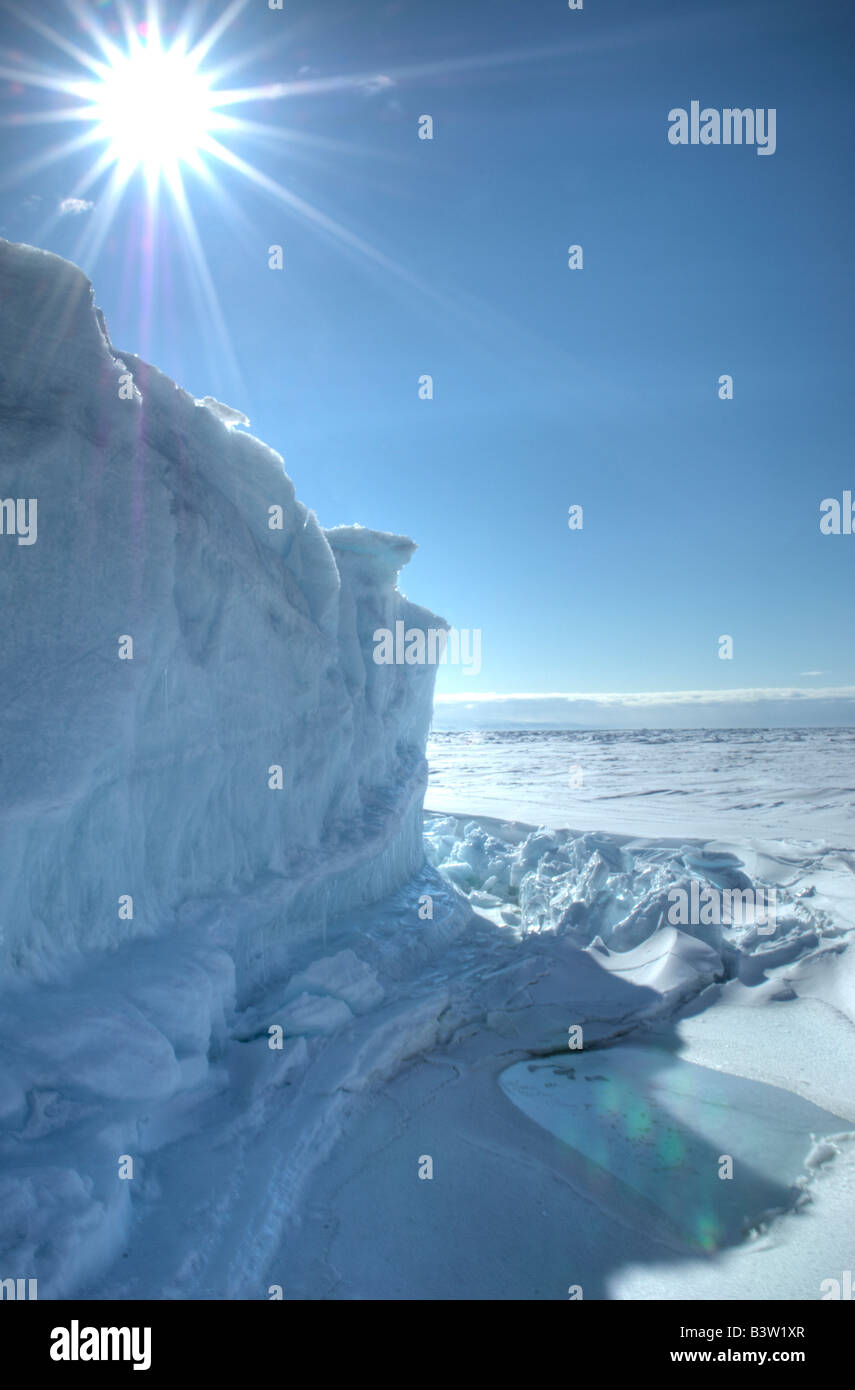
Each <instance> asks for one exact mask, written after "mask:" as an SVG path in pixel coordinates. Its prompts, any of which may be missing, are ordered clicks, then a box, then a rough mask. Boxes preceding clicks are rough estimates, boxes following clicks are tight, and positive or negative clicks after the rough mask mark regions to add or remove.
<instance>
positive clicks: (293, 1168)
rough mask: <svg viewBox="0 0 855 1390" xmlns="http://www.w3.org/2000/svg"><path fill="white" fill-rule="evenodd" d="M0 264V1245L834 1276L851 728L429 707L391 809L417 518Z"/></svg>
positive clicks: (415, 685)
mask: <svg viewBox="0 0 855 1390" xmlns="http://www.w3.org/2000/svg"><path fill="white" fill-rule="evenodd" d="M0 292H2V298H3V304H4V313H5V314H6V321H7V322H8V323H9V324H10V325H11V331H10V332H8V333H6V334H3V335H0V349H2V360H0V435H2V441H0V442H2V444H3V448H2V449H0V458H2V461H3V462H2V468H3V478H4V484H3V494H4V496H5V497H10V498H32V497H37V498H38V500H39V534H38V539H37V541H36V542H35V543H34V544H32V545H23V546H18V545H17V543H16V542H15V539H14V536H12V537H10V536H9V535H8V534H7V535H5V536H4V537H3V538H2V539H3V543H4V547H5V548H4V551H3V569H2V584H3V597H4V619H3V621H4V641H3V643H2V644H0V666H1V667H2V678H3V696H4V699H3V703H2V709H0V748H2V774H3V780H2V795H1V796H0V832H2V835H0V931H2V975H0V1279H4V1280H5V1279H26V1280H29V1279H37V1280H38V1288H39V1296H40V1297H42V1298H50V1297H55V1298H72V1297H84V1298H90V1299H104V1298H116V1297H117V1298H135V1297H143V1298H151V1299H162V1298H170V1299H172V1298H174V1299H182V1298H203V1299H236V1298H252V1299H265V1298H269V1297H271V1296H276V1294H277V1293H280V1292H281V1295H282V1296H283V1297H285V1298H292V1299H293V1298H333V1299H339V1298H344V1299H360V1298H368V1297H389V1298H446V1299H447V1298H452V1299H454V1298H475V1299H482V1298H483V1299H488V1298H510V1297H519V1298H528V1299H553V1298H559V1299H563V1298H567V1297H568V1296H572V1295H573V1294H577V1293H578V1292H579V1291H581V1293H582V1294H583V1296H584V1297H585V1298H634V1297H642V1298H657V1299H670V1298H678V1297H686V1296H691V1297H703V1298H722V1299H729V1298H741V1297H748V1296H762V1297H768V1298H786V1299H789V1298H809V1299H817V1298H820V1297H822V1289H823V1285H824V1283H825V1281H828V1280H835V1279H837V1280H840V1281H841V1282H843V1283H844V1286H845V1278H844V1276H845V1271H846V1270H849V1269H851V1267H852V1250H853V1248H855V1207H853V1202H852V1196H853V1190H855V1143H853V1137H855V1072H853V1068H852V1065H851V1059H852V1056H853V1041H855V965H853V961H855V956H853V955H852V952H851V950H850V941H851V939H852V932H853V930H855V848H853V841H854V840H855V837H853V831H852V796H853V793H852V788H851V787H850V786H849V785H848V783H849V782H850V781H851V780H852V777H851V754H852V745H853V734H852V731H850V730H833V731H810V732H809V731H798V730H796V731H786V730H785V731H778V732H776V733H767V732H759V733H754V734H748V733H745V732H741V733H740V732H737V733H734V734H728V733H722V732H718V733H716V734H714V735H706V734H704V733H702V732H698V733H696V734H685V733H684V734H681V735H679V736H677V735H673V736H672V735H663V734H657V733H646V734H643V735H639V734H636V735H632V736H629V735H625V736H620V735H602V734H598V735H584V734H574V735H559V736H553V735H518V736H510V737H509V736H499V737H498V738H496V737H495V736H492V737H488V736H480V737H478V736H466V735H464V736H460V735H457V736H443V737H442V738H435V739H434V740H433V742H432V745H431V750H430V756H431V762H432V766H433V770H434V772H435V773H436V776H435V778H434V780H433V781H432V782H431V784H430V788H429V792H428V801H427V804H428V806H429V807H430V808H431V813H430V814H428V815H427V816H426V817H425V820H424V825H423V824H422V811H421V801H422V795H423V792H424V788H425V785H426V782H427V767H426V763H425V741H426V739H427V734H428V724H429V720H430V709H431V698H432V689H433V679H432V677H433V671H432V670H431V669H430V668H423V667H419V666H400V667H398V666H390V667H383V666H378V665H376V664H375V663H374V662H373V661H372V655H371V654H372V634H373V632H374V631H375V630H376V629H377V628H378V627H388V628H392V627H393V626H394V623H395V622H397V621H399V620H403V621H404V622H405V623H407V624H409V625H410V626H415V627H425V626H427V625H428V624H430V623H431V622H434V623H435V622H436V621H438V620H436V619H433V618H432V615H430V614H429V613H428V612H427V611H426V610H424V609H419V608H416V607H415V606H414V605H413V604H411V603H409V602H408V601H407V600H406V599H405V598H404V597H403V596H402V595H401V594H400V592H399V591H398V589H397V587H396V577H397V573H398V571H399V569H400V567H401V566H402V565H403V564H404V563H405V562H406V560H407V558H408V557H409V555H410V553H411V551H412V542H410V541H408V540H407V539H406V538H403V537H394V536H388V535H384V534H380V533H376V532H372V531H367V530H362V529H361V528H359V527H341V528H337V529H335V530H333V531H323V530H322V528H321V527H320V526H319V525H318V524H317V522H316V521H315V520H314V518H313V516H312V514H311V513H309V512H307V511H306V509H305V507H303V505H302V504H301V503H299V502H297V500H296V498H295V497H294V495H293V488H292V487H291V484H290V482H289V480H288V479H287V477H286V476H285V474H284V471H283V470H282V465H281V459H279V458H278V456H277V455H275V454H273V452H272V451H271V450H269V449H268V448H267V447H266V446H265V445H263V444H261V443H260V442H259V441H257V440H254V439H252V437H251V436H248V435H245V434H242V433H240V431H239V430H236V429H235V428H233V426H234V425H235V424H237V423H239V422H237V421H235V420H232V419H230V418H222V417H221V415H220V414H218V412H216V411H214V410H212V409H211V408H210V407H209V406H207V405H205V404H200V403H197V402H196V401H195V400H194V399H193V398H192V397H190V396H187V395H186V394H185V393H184V392H182V391H180V390H179V388H177V387H176V386H175V385H174V384H173V383H171V382H169V381H167V380H166V378H164V377H162V376H161V375H160V374H159V373H158V372H156V370H155V369H153V368H151V367H148V366H146V365H145V364H143V363H141V362H140V361H139V360H138V359H137V358H135V357H134V356H133V355H132V354H129V353H125V352H120V351H119V350H118V349H116V348H114V347H113V345H112V344H111V343H110V341H109V338H108V337H107V335H106V331H105V328H104V324H103V321H102V320H101V318H100V316H99V315H97V313H96V312H95V311H94V310H93V307H92V298H91V291H90V288H89V286H88V284H87V282H86V281H85V279H84V278H83V277H82V275H81V274H80V272H79V271H77V270H75V269H74V267H70V266H68V265H67V264H66V263H65V262H61V261H58V260H57V258H55V257H47V256H42V255H41V254H40V253H36V252H32V251H31V250H28V249H26V248H15V247H9V246H8V245H6V244H3V243H0ZM126 377H129V378H130V380H131V385H132V389H130V390H128V391H127V392H126V393H125V395H122V394H121V388H122V384H123V381H124V380H125V378H126ZM125 385H127V382H126V381H125ZM233 413H234V412H233ZM271 508H274V509H281V511H276V512H275V515H276V516H277V517H278V519H279V520H281V521H282V528H281V529H280V528H271V527H270V525H269V521H270V518H271V515H273V513H271ZM128 637H133V643H134V648H133V660H127V659H125V658H122V657H121V656H120V648H121V645H122V644H123V643H124V644H125V645H126V642H127V638H128ZM455 740H456V741H455ZM277 768H280V769H281V774H282V775H281V778H278V777H277V776H276V775H275V771H274V770H275V769H277ZM580 778H581V780H580ZM280 781H281V786H280V785H279V782H280ZM693 885H694V887H693ZM700 888H703V890H704V892H705V893H707V892H708V893H710V894H712V895H713V896H715V895H721V898H722V900H723V898H724V895H731V894H739V895H748V897H749V898H750V897H751V895H754V894H757V895H758V896H759V897H762V896H763V895H766V897H767V898H768V895H769V894H771V893H774V895H775V913H774V917H773V919H772V920H768V919H764V918H763V916H762V913H758V912H757V911H756V910H755V911H754V912H753V915H752V914H751V913H748V914H747V916H745V917H744V918H741V919H739V920H734V918H733V916H732V914H729V913H724V914H711V915H707V916H704V915H703V914H701V916H700V917H699V918H697V920H691V921H688V920H683V919H682V918H681V919H680V920H679V921H678V922H675V920H674V917H673V913H672V910H671V909H672V907H673V901H674V897H673V895H674V894H677V895H678V897H679V894H680V893H681V892H682V893H683V894H684V895H689V894H690V893H691V892H692V891H700ZM130 898H132V899H133V913H132V914H131V915H128V913H127V911H126V912H125V913H124V915H123V913H122V912H121V911H120V910H118V909H119V908H120V907H121V906H122V904H124V905H125V907H127V902H128V899H130Z"/></svg>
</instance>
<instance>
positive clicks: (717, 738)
mask: <svg viewBox="0 0 855 1390" xmlns="http://www.w3.org/2000/svg"><path fill="white" fill-rule="evenodd" d="M428 759H429V762H430V782H429V785H428V792H427V797H426V799H425V804H426V806H427V807H428V808H429V809H430V810H432V811H438V812H444V813H448V812H450V813H452V814H468V815H482V816H495V817H501V818H504V817H510V818H511V819H513V820H518V821H526V822H529V823H530V824H534V825H548V826H552V827H554V828H576V829H579V830H602V831H614V832H618V833H624V834H632V835H645V836H650V837H653V836H665V837H668V838H683V837H685V836H689V837H692V838H696V837H700V838H719V837H725V838H729V839H734V838H739V839H742V838H746V837H759V838H763V839H779V838H787V839H799V840H817V839H823V840H826V841H827V842H834V843H838V844H839V845H841V846H846V847H850V848H851V847H852V845H853V843H855V729H851V728H829V729H642V730H631V731H622V730H588V731H581V732H578V731H567V732H565V731H560V730H559V731H551V730H550V731H528V730H508V731H499V732H494V731H489V732H486V731H485V732H481V731H470V732H454V733H444V732H438V731H434V732H433V733H432V735H431V740H430V744H429V746H428Z"/></svg>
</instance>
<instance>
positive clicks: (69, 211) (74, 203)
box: [59, 198, 95, 217]
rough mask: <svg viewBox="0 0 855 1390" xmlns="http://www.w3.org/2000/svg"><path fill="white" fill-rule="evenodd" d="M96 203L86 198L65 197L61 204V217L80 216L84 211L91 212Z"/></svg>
mask: <svg viewBox="0 0 855 1390" xmlns="http://www.w3.org/2000/svg"><path fill="white" fill-rule="evenodd" d="M94 206H95V204H94V203H89V202H87V201H86V199H85V198H63V200H62V202H61V203H60V205H59V215H60V217H80V215H81V214H82V213H84V212H91V211H92V209H93V208H94Z"/></svg>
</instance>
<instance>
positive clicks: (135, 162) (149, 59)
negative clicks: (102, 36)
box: [88, 35, 216, 178]
mask: <svg viewBox="0 0 855 1390" xmlns="http://www.w3.org/2000/svg"><path fill="white" fill-rule="evenodd" d="M88 94H89V95H90V97H91V100H92V103H93V108H94V110H93V116H94V118H95V120H96V121H97V123H98V124H97V127H96V133H97V135H98V137H99V138H101V139H103V140H105V141H106V142H107V146H108V150H109V153H110V155H111V157H112V159H113V160H114V161H115V162H116V163H118V164H121V165H124V166H125V169H126V170H127V171H130V170H132V169H135V168H137V167H139V166H142V167H143V168H144V169H145V171H146V173H147V174H148V176H149V178H156V177H157V176H158V175H159V174H160V173H161V172H162V171H163V170H164V169H166V168H168V167H174V166H175V165H176V164H177V163H178V162H179V161H182V160H183V161H184V162H185V163H190V164H193V163H196V162H197V160H198V156H199V152H200V150H201V149H202V148H203V146H204V144H205V141H206V139H207V137H208V135H209V133H210V131H211V129H212V128H213V126H214V124H215V121H216V117H215V114H214V112H213V111H212V109H211V103H212V99H213V98H212V94H211V92H210V88H209V84H208V82H207V81H206V80H205V78H204V77H203V76H202V75H201V74H200V73H199V72H197V71H196V68H195V65H194V63H193V62H192V60H191V59H189V58H188V56H187V54H186V53H185V52H184V50H183V49H182V48H180V47H178V46H176V47H173V48H172V49H169V50H167V51H165V50H164V49H163V48H162V47H161V44H160V40H159V39H158V37H157V36H156V35H155V36H153V37H151V38H150V39H149V40H148V41H146V42H144V43H141V44H139V45H137V46H135V49H134V51H132V52H131V53H130V54H129V55H126V54H117V55H116V57H115V59H114V61H113V63H112V64H111V66H110V68H109V70H108V72H107V74H106V76H105V77H104V78H103V80H102V81H100V82H98V83H91V84H89V93H88Z"/></svg>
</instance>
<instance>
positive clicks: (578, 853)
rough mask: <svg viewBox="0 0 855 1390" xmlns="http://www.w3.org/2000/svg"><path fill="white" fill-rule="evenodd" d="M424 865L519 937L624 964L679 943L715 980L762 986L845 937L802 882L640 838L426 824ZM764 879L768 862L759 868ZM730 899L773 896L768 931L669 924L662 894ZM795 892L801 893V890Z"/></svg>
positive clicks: (433, 820) (733, 858)
mask: <svg viewBox="0 0 855 1390" xmlns="http://www.w3.org/2000/svg"><path fill="white" fill-rule="evenodd" d="M425 839H426V842H427V845H428V859H429V861H430V863H431V864H432V865H433V866H434V867H435V868H437V869H438V870H439V871H440V872H441V873H442V874H443V875H444V876H445V877H446V878H448V879H450V880H451V882H452V883H454V885H455V886H456V887H457V888H458V889H459V890H460V891H461V892H463V893H464V894H465V895H466V897H467V898H468V901H469V903H470V904H471V906H472V907H473V908H475V909H476V910H477V911H478V912H480V913H482V914H483V915H485V916H487V917H488V918H490V919H491V920H492V921H494V922H495V923H496V924H497V925H501V924H504V925H505V926H508V927H512V928H515V929H517V930H518V931H520V932H524V933H525V932H552V933H557V934H559V935H561V936H562V937H566V938H567V939H568V940H570V941H572V942H573V943H574V944H576V945H578V946H581V947H584V948H590V949H599V950H600V952H601V953H602V954H603V955H604V957H608V956H610V955H611V954H612V953H619V954H620V956H621V957H622V958H623V960H624V964H625V965H627V966H628V965H629V962H630V960H631V958H632V956H633V954H634V953H635V952H636V950H637V949H640V948H642V947H643V946H644V945H645V943H653V942H657V943H658V945H657V946H655V947H653V946H652V945H649V946H648V949H647V954H648V955H649V953H650V950H653V953H654V955H655V956H657V957H659V956H662V955H663V953H664V954H665V955H668V954H669V953H672V952H673V951H675V950H679V951H680V953H682V954H685V945H681V944H679V943H683V942H685V940H686V938H695V939H696V940H697V941H698V942H702V943H704V944H705V945H706V947H707V948H709V951H708V958H710V959H711V958H712V957H713V956H715V957H716V958H720V960H719V971H720V973H725V972H726V973H728V974H735V975H739V976H740V978H743V979H746V980H748V979H758V978H762V973H763V971H764V970H765V969H768V968H769V967H771V966H773V965H782V964H786V963H788V962H790V961H793V960H797V959H799V958H800V957H802V956H804V955H805V954H806V953H807V952H809V951H811V950H813V949H814V948H815V947H816V946H817V945H818V944H819V942H820V941H821V940H823V939H826V938H836V937H839V936H841V935H842V933H841V932H840V930H839V929H838V928H836V927H835V925H834V923H833V921H832V917H831V914H830V913H829V912H828V910H827V909H826V908H823V907H822V906H820V905H819V904H818V902H817V901H815V899H814V897H813V894H812V892H811V891H810V890H806V889H805V888H804V886H803V884H801V880H800V879H798V878H796V881H795V882H793V883H790V884H788V883H787V882H786V881H784V882H781V881H780V878H775V876H774V875H772V876H771V877H770V876H769V874H767V876H766V877H762V876H761V875H760V874H757V873H755V875H754V876H752V875H750V874H748V873H747V872H746V868H745V863H744V861H743V859H741V858H740V857H739V856H738V855H736V854H734V853H732V852H730V851H727V850H723V849H716V848H715V847H714V846H711V845H707V846H706V847H704V846H702V845H700V844H699V843H696V842H686V843H683V844H680V843H679V842H676V843H675V842H671V843H668V842H662V841H644V840H640V839H635V838H632V837H630V836H626V835H623V836H622V835H607V834H604V833H600V832H594V833H583V834H579V833H576V832H574V831H571V830H551V829H548V828H546V827H544V826H541V827H539V828H538V829H532V828H531V827H530V826H520V825H518V824H516V823H509V822H502V821H499V820H491V819H484V818H481V819H474V820H468V819H466V818H458V817H454V816H439V815H430V814H428V815H427V816H426V821H425ZM766 868H767V870H768V871H769V873H771V863H767V865H766ZM693 881H695V882H698V883H701V884H703V885H705V886H706V885H709V886H711V887H714V888H717V889H722V890H727V889H751V890H752V891H757V890H759V889H761V888H762V889H763V890H764V891H766V890H768V889H769V888H770V887H774V889H775V893H776V897H777V914H776V920H775V924H774V929H771V928H767V929H765V930H758V928H757V927H755V926H726V925H725V926H722V925H715V924H712V923H711V924H709V925H703V924H697V925H686V926H684V927H682V928H681V929H680V930H679V931H676V930H675V928H674V927H673V926H671V925H670V924H669V917H668V912H669V906H670V900H669V893H671V892H672V891H673V890H674V889H683V890H684V891H686V892H688V891H689V889H690V886H691V884H692V882H693ZM800 884H801V886H799V885H800Z"/></svg>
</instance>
